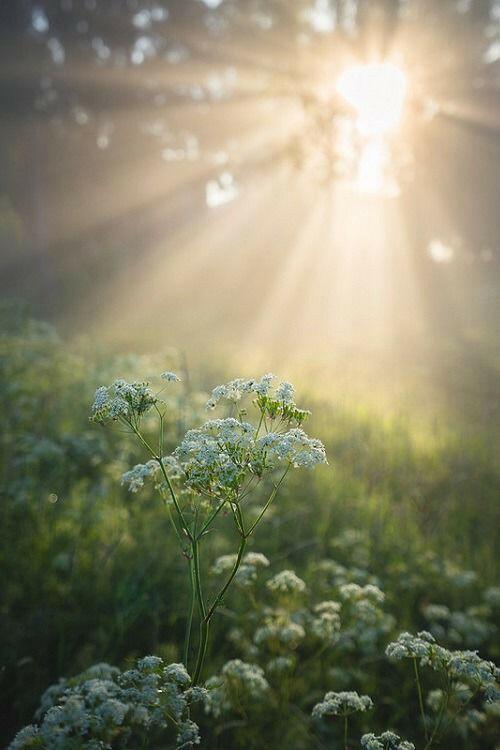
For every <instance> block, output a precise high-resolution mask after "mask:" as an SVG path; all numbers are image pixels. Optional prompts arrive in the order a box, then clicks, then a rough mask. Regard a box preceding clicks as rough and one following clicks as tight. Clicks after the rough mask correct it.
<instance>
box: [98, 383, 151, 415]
mask: <svg viewBox="0 0 500 750" xmlns="http://www.w3.org/2000/svg"><path fill="white" fill-rule="evenodd" d="M157 402H158V398H157V397H156V396H155V395H154V394H153V392H152V391H151V389H150V388H149V383H140V382H134V383H127V381H126V380H123V379H121V378H120V379H118V380H115V381H114V383H112V385H110V386H105V385H103V386H101V387H100V388H98V389H97V390H96V392H95V395H94V403H93V404H92V411H91V416H90V419H91V421H92V422H99V423H101V424H104V423H105V422H116V420H118V419H131V418H133V417H136V418H140V417H142V416H143V415H144V414H145V413H146V412H147V411H149V409H150V408H151V407H152V406H153V405H154V404H156V403H157Z"/></svg>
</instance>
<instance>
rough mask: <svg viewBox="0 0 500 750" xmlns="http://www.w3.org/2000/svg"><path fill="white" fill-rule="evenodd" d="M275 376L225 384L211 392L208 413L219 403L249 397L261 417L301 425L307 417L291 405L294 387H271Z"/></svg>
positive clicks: (287, 384) (268, 375)
mask: <svg viewBox="0 0 500 750" xmlns="http://www.w3.org/2000/svg"><path fill="white" fill-rule="evenodd" d="M275 380H276V376H275V375H273V374H272V373H267V374H266V375H263V376H262V377H261V378H260V379H257V378H248V379H245V378H236V379H235V380H230V381H229V382H228V383H223V384H222V385H218V386H217V387H216V388H214V389H213V391H212V395H211V396H210V399H209V400H208V402H207V408H208V409H215V407H216V406H217V404H218V403H219V401H221V400H222V399H224V400H227V401H230V402H232V403H237V402H238V401H240V400H241V399H242V398H243V397H244V396H247V395H253V396H254V397H255V403H256V404H257V406H258V407H259V409H260V411H261V412H262V414H265V415H266V416H267V417H269V419H271V420H275V419H280V420H282V421H285V422H292V421H293V422H295V423H296V424H297V425H301V424H302V422H303V421H304V420H305V419H306V418H307V417H308V416H309V414H310V412H309V411H307V410H306V409H299V408H298V407H297V405H296V403H295V401H294V392H295V391H294V387H293V385H292V384H291V383H288V382H286V381H283V382H282V383H280V384H279V385H277V386H274V385H273V382H274V381H275Z"/></svg>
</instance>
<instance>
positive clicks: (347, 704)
mask: <svg viewBox="0 0 500 750" xmlns="http://www.w3.org/2000/svg"><path fill="white" fill-rule="evenodd" d="M370 708H373V701H372V699H371V698H370V697H369V696H368V695H359V694H358V693H357V692H355V691H347V692H341V693H334V692H329V693H326V695H325V697H324V698H323V700H322V701H321V702H320V703H317V704H316V705H315V706H314V708H313V710H312V715H313V717H314V718H315V719H323V718H324V717H325V716H350V715H351V714H354V713H357V712H358V711H366V710H368V709H370Z"/></svg>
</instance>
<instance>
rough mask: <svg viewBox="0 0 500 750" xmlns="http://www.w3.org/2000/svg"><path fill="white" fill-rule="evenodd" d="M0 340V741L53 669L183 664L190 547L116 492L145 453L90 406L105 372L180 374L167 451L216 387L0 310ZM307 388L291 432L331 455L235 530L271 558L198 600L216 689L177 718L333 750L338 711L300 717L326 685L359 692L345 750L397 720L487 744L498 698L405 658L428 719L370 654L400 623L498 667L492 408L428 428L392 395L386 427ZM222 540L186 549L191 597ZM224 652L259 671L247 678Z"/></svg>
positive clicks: (163, 360)
mask: <svg viewBox="0 0 500 750" xmlns="http://www.w3.org/2000/svg"><path fill="white" fill-rule="evenodd" d="M0 347H1V373H2V374H1V384H2V392H1V413H2V422H3V429H2V448H1V484H0V487H1V493H2V502H1V515H2V518H1V524H0V534H1V553H0V555H1V571H2V581H3V585H2V605H1V606H2V617H1V625H0V661H1V664H2V665H3V666H2V672H1V677H0V679H1V682H0V689H1V702H2V706H3V711H2V713H3V716H4V720H3V722H2V728H1V732H2V737H1V741H2V742H3V743H5V742H8V741H10V740H12V737H13V736H14V734H15V733H16V731H18V730H19V729H20V728H21V727H22V726H23V725H25V724H28V723H30V722H31V721H32V718H33V714H34V712H35V710H36V709H37V707H38V705H39V703H40V696H41V694H42V693H43V691H45V690H46V689H47V688H48V687H49V686H50V685H51V684H54V683H56V682H57V680H58V679H59V678H60V677H61V676H64V677H67V678H71V677H73V676H75V675H77V674H78V673H82V672H84V671H85V670H87V669H88V668H89V667H91V665H93V664H95V663H102V662H107V663H109V664H111V665H114V666H118V667H120V668H121V669H125V668H129V667H130V666H131V665H132V664H133V663H134V661H135V660H136V659H137V658H141V657H144V656H146V655H149V654H155V655H158V656H160V657H162V658H163V659H164V661H165V662H166V663H171V662H174V663H175V662H181V661H182V660H183V653H182V650H183V642H184V637H185V627H186V611H187V610H188V603H189V602H188V600H189V591H188V589H189V587H188V577H187V565H186V559H185V557H184V556H183V555H182V554H181V552H180V550H179V546H178V543H177V540H176V538H175V535H174V533H173V530H172V528H171V526H170V521H169V517H168V513H167V512H166V508H165V506H164V504H163V503H162V501H161V498H160V496H159V495H158V493H157V492H155V490H154V487H153V484H149V485H147V484H146V486H145V487H144V488H143V490H142V491H141V492H138V493H131V492H129V491H128V490H127V488H126V487H124V486H122V485H121V483H120V478H121V475H122V474H123V473H124V472H125V471H127V470H128V469H129V468H130V467H131V466H132V465H134V464H136V463H138V462H141V463H142V462H144V461H145V460H146V459H145V453H144V449H141V448H140V447H139V446H138V445H137V444H136V442H134V441H133V440H132V439H131V437H130V436H129V435H127V434H125V432H124V430H123V429H121V428H120V427H117V426H116V425H115V426H114V427H113V426H111V427H110V428H106V427H101V426H100V425H98V424H93V423H90V422H89V414H90V404H91V403H92V400H93V394H94V391H95V389H96V387H97V386H100V385H102V384H106V383H109V382H111V381H113V380H114V379H115V378H117V377H124V378H126V379H128V380H134V379H137V378H138V379H139V380H143V379H145V378H149V377H152V376H153V375H155V374H158V373H159V372H162V371H163V370H165V369H171V370H176V371H178V372H179V374H180V375H181V377H182V382H181V383H176V384H172V385H173V386H175V387H172V389H170V384H167V385H169V390H168V394H169V396H168V398H167V402H168V403H167V417H166V430H165V445H164V452H165V454H167V453H170V452H171V451H172V450H173V449H174V448H175V446H176V445H178V444H179V442H180V441H181V440H182V437H183V435H184V433H185V432H186V430H187V429H190V428H192V427H194V426H198V425H200V424H201V423H202V422H204V421H205V420H206V419H207V416H206V411H205V407H204V404H205V401H206V399H207V394H209V392H210V390H211V388H212V387H213V386H214V385H215V384H216V383H217V382H223V380H224V379H226V380H227V379H228V378H227V377H224V375H222V378H221V380H220V381H218V380H214V379H213V378H214V374H213V373H214V369H216V368H213V367H211V368H207V370H206V372H204V371H203V368H202V367H197V368H196V371H193V372H191V373H188V372H184V371H183V370H182V367H180V366H179V357H178V355H176V353H175V352H172V351H169V352H168V353H166V354H165V355H163V354H157V355H154V356H147V355H140V356H137V357H133V356H122V355H116V356H113V357H111V356H109V355H104V354H99V353H98V352H97V353H96V351H95V350H92V349H91V347H90V346H89V343H88V342H82V341H80V342H79V343H78V342H74V343H70V342H67V341H65V340H63V339H61V338H60V337H59V336H58V335H57V333H56V331H55V330H54V329H53V328H52V327H51V326H49V325H47V324H45V323H42V322H40V321H35V320H33V319H31V318H30V317H29V316H27V315H26V314H25V313H24V312H23V311H22V310H21V309H20V308H18V307H15V306H14V307H12V306H11V307H7V308H6V309H5V310H4V313H3V332H2V335H1V338H0ZM176 359H177V361H176ZM237 374H238V373H226V374H225V375H228V376H229V377H233V376H234V375H237ZM280 374H282V375H285V373H280ZM218 375H221V373H218ZM306 385H307V381H306V379H305V378H304V387H303V388H301V389H300V393H299V396H300V398H298V399H297V400H298V402H299V404H303V405H305V406H306V407H307V408H308V409H310V410H311V411H312V413H313V414H312V417H311V418H310V419H309V420H308V421H307V423H306V429H307V431H308V433H309V434H311V435H314V436H318V437H319V438H320V439H321V440H322V441H323V442H324V444H325V447H326V452H327V457H328V464H327V465H322V466H318V467H317V468H316V469H315V470H314V471H313V470H310V469H303V470H300V471H294V472H292V473H291V475H290V477H289V478H287V481H286V482H285V483H284V485H283V487H282V489H281V490H280V492H279V495H278V497H277V499H276V501H275V502H274V503H273V504H272V505H271V506H270V508H269V510H268V512H267V514H266V516H265V518H263V521H262V524H261V525H259V528H258V530H257V531H256V532H255V534H254V535H252V537H251V538H250V540H249V545H248V549H249V550H250V551H251V552H259V553H262V554H263V555H265V557H266V558H267V560H268V561H269V563H270V564H269V566H267V565H266V564H261V565H260V566H259V564H258V563H256V564H255V566H254V567H252V566H251V565H250V566H248V565H247V568H246V573H247V576H246V577H245V575H240V577H238V576H237V578H236V580H235V582H234V583H233V586H232V588H230V589H229V590H228V593H227V594H226V596H225V597H224V600H223V602H222V603H221V606H220V607H219V609H218V610H217V611H216V613H215V616H214V618H213V623H212V630H211V638H210V642H209V649H208V655H207V659H206V661H205V665H204V668H203V674H202V680H203V681H206V679H207V678H211V681H209V684H211V685H212V689H211V690H210V691H209V693H208V696H209V697H208V698H206V706H205V707H204V706H203V705H199V704H194V705H193V706H192V708H191V709H189V710H190V716H191V719H192V720H194V721H195V722H196V723H197V724H198V725H199V727H200V733H201V736H202V742H201V746H202V747H204V748H218V749H219V750H229V748H245V749H246V750H252V749H253V748H255V749H257V748H263V747H266V748H268V747H269V748H274V747H290V748H294V749H295V748H296V749H297V750H300V749H301V748H320V749H322V748H337V747H338V748H343V747H344V744H343V743H344V729H345V726H344V721H343V719H342V718H339V717H327V718H323V719H317V718H316V719H314V718H312V717H311V710H312V708H313V706H315V705H316V704H318V703H319V702H320V701H321V700H322V699H323V696H324V694H325V693H326V692H328V691H335V692H339V691H357V692H358V693H359V694H360V695H368V696H370V698H371V699H372V701H373V704H374V705H373V708H371V709H370V710H367V711H363V712H361V713H355V714H353V715H352V717H351V718H350V719H349V722H348V747H350V748H354V747H359V746H360V745H359V739H360V737H361V735H362V734H366V733H370V732H373V733H374V734H375V735H380V734H381V733H382V732H384V731H386V730H394V731H395V732H397V734H398V735H400V736H401V737H402V738H404V739H405V740H407V741H411V742H413V743H414V744H415V746H416V747H417V748H419V749H420V750H423V748H424V747H428V746H429V745H428V742H427V740H426V736H427V737H428V738H429V739H431V738H432V733H433V731H434V728H435V727H436V725H437V724H438V723H439V724H440V727H439V730H438V732H437V733H436V737H435V740H436V741H439V747H440V748H443V750H448V749H449V750H451V749H452V748H453V749H455V748H464V749H465V748H467V749H468V750H469V749H470V750H476V749H477V750H479V749H481V750H487V748H495V747H496V744H495V742H496V740H497V734H496V729H497V725H496V724H495V720H496V717H497V715H498V705H499V704H498V703H495V702H486V701H485V695H484V694H483V692H482V689H479V687H477V686H476V687H477V689H476V687H475V683H474V681H472V683H471V681H470V679H468V678H464V679H458V678H455V679H453V680H451V678H450V676H449V675H445V676H443V675H444V673H442V672H440V671H439V670H438V669H431V668H426V667H425V666H424V667H422V668H421V670H420V679H421V687H422V701H423V712H424V714H425V717H426V718H425V725H424V722H423V720H422V718H421V710H420V707H419V698H418V690H417V689H416V683H415V672H414V665H413V664H412V663H411V662H412V661H414V660H412V659H408V660H402V661H397V660H394V659H389V658H387V657H386V656H385V649H386V646H387V645H388V644H389V643H390V642H392V641H395V640H396V639H397V637H398V635H399V634H400V633H401V632H403V631H408V632H410V633H412V634H416V633H417V632H418V631H422V630H425V631H430V632H431V633H432V634H433V635H434V636H435V638H436V640H437V642H438V643H439V644H440V645H441V646H443V647H446V648H447V649H449V650H451V651H457V650H461V651H463V650H476V649H477V650H478V651H479V654H480V656H481V657H482V658H484V659H495V658H497V659H498V656H499V653H498V638H497V635H498V632H497V629H496V627H495V616H498V606H499V599H500V596H499V594H500V592H499V589H498V587H496V588H495V583H496V581H497V580H498V579H496V578H495V575H496V569H495V557H496V554H495V553H496V549H497V545H498V539H497V535H498V489H499V481H498V479H499V477H498V463H497V462H496V461H495V444H494V430H493V429H492V426H491V423H490V420H489V419H487V418H485V419H484V420H483V422H480V421H478V419H476V421H475V422H474V423H472V422H471V420H470V419H469V420H467V419H463V418H461V417H460V415H458V414H456V415H452V414H451V412H450V413H449V414H448V415H446V414H445V413H443V414H440V415H439V416H436V415H435V417H434V419H432V418H431V413H432V408H430V409H429V417H428V419H422V417H421V412H420V418H419V419H418V420H417V418H416V416H415V415H414V413H413V412H412V411H411V408H409V409H408V411H407V413H404V412H403V411H402V408H401V406H399V407H398V409H397V410H396V412H395V413H394V414H393V415H391V416H389V417H388V416H387V411H386V417H385V419H384V420H383V419H382V418H381V417H380V414H377V412H376V411H375V410H374V408H373V406H371V405H370V400H369V399H368V398H367V399H366V404H367V405H364V404H363V402H362V400H361V399H360V398H359V395H358V394H355V395H352V396H350V397H346V396H345V392H342V394H339V393H338V392H336V390H335V387H334V386H332V389H331V391H330V392H329V393H326V392H323V393H321V392H320V391H319V389H318V388H314V387H312V386H311V385H310V386H309V388H307V387H306ZM172 394H173V395H172ZM341 396H342V398H341ZM471 398H472V397H471V396H469V399H471ZM468 409H470V410H471V413H472V412H473V413H475V414H476V415H477V414H480V413H481V409H480V405H478V404H477V403H475V404H474V403H466V402H464V414H466V413H468V412H467V410H468ZM221 411H222V412H223V411H224V410H223V409H221ZM219 416H223V414H220V415H219ZM148 429H149V428H148V426H147V425H146V428H145V430H146V434H149V433H148ZM265 489H266V486H265V482H264V489H261V490H259V492H260V493H261V495H262V493H263V492H264V491H265ZM259 492H257V497H256V501H254V502H256V503H257V505H258V504H259V503H262V502H263V500H262V497H261V496H260V495H259ZM251 512H253V511H251V506H249V513H251ZM236 545H237V540H235V538H234V524H233V519H232V518H231V517H230V514H227V513H226V514H224V513H221V514H220V516H219V517H218V519H217V522H216V523H215V524H214V527H213V530H211V531H210V533H209V534H208V535H207V537H206V539H205V540H204V545H203V553H202V554H203V557H202V567H203V569H204V570H205V571H206V577H205V587H206V588H205V593H206V596H207V599H209V598H210V597H211V596H213V594H214V592H215V591H216V589H217V587H218V583H219V581H220V576H218V575H217V573H216V572H215V571H214V570H213V566H214V563H215V561H216V560H217V559H218V558H220V556H221V555H225V554H230V553H234V552H235V550H236ZM218 565H219V567H221V565H222V568H224V564H223V563H221V562H220V561H219V563H218ZM216 568H217V566H216ZM283 570H287V571H290V570H293V571H295V573H296V575H297V576H298V577H299V582H298V583H297V581H296V580H295V578H294V577H291V576H290V574H285V579H284V583H283V585H282V586H280V584H279V583H278V584H276V585H274V586H273V584H271V586H268V585H267V582H268V581H269V580H271V579H274V577H275V576H276V575H277V574H279V573H280V572H281V571H283ZM287 576H288V579H290V580H288V579H287ZM277 580H278V582H279V581H280V580H282V582H283V577H282V579H280V578H279V576H278V579H277ZM350 584H355V585H354V586H352V585H350ZM366 586H368V588H365V587H366ZM373 587H376V588H373ZM381 592H383V593H381ZM325 601H326V602H330V604H329V605H323V606H320V607H319V608H318V604H320V603H321V602H325ZM331 602H334V603H336V604H334V605H332V604H331ZM325 612H326V613H327V614H326V616H325ZM195 620H196V615H195ZM196 632H197V631H196V629H195V630H194V631H193V639H194V644H196V639H197V635H196ZM235 659H241V660H242V661H243V662H245V663H248V664H251V665H254V666H253V667H251V668H249V669H250V673H247V672H244V671H242V669H244V668H243V667H242V666H241V664H239V663H236V666H235V663H234V662H233V661H232V660H235ZM228 662H229V664H230V666H229V667H226V668H225V667H224V665H225V664H227V663H228ZM231 665H232V666H231ZM188 666H189V668H190V671H192V666H191V664H189V665H188ZM224 669H226V671H225V672H224ZM221 670H222V671H221ZM231 670H233V671H231ZM251 670H253V672H252V671H251ZM260 670H262V671H260ZM214 675H218V677H214ZM87 676H88V675H87ZM450 680H451V682H450ZM464 682H465V683H466V684H462V683H464ZM72 684H73V683H72ZM214 686H215V687H214ZM75 689H76V688H75ZM438 690H443V691H444V692H443V693H438V692H436V691H438ZM448 692H449V695H448ZM443 696H448V697H447V698H446V705H445V700H444V698H443ZM440 714H442V716H441V717H440ZM120 731H121V730H119V729H117V734H116V742H117V744H116V747H122V746H123V747H128V748H135V747H137V748H138V747H151V748H166V747H171V746H172V742H173V737H174V734H172V729H170V730H167V732H166V735H165V734H162V733H161V732H160V733H159V734H155V732H150V733H148V739H147V740H146V739H144V737H143V738H142V739H141V740H140V742H144V744H142V745H141V744H139V740H138V739H137V738H136V739H135V740H134V741H132V740H126V739H124V736H123V737H122V736H121V735H120ZM61 736H62V735H61ZM138 736H139V735H138ZM120 737H121V739H120ZM134 737H135V735H134ZM141 737H142V735H141ZM263 738H265V741H263ZM81 741H83V740H81ZM59 742H62V744H50V745H49V744H48V745H47V747H51V748H52V747H54V748H56V747H58V748H59V747H61V748H77V747H78V748H79V747H91V745H87V744H84V745H81V744H79V742H80V740H79V739H78V732H77V733H76V734H75V735H71V736H70V735H67V736H66V735H65V736H64V737H63V739H60V740H59ZM120 742H121V743H122V744H120ZM123 743H124V744H123ZM148 743H149V744H148ZM432 744H435V743H434V741H433V742H432V743H431V745H430V746H432ZM14 746H15V745H14ZM19 746H20V747H21V746H22V747H25V746H26V747H28V746H29V747H31V745H24V744H22V743H21V744H20V745H19ZM35 746H37V745H36V744H34V745H33V747H35ZM101 746H102V747H105V745H95V747H101ZM114 746H115V745H113V747H114ZM436 746H437V745H436ZM43 747H45V745H43ZM92 747H94V746H93V745H92ZM367 747H368V745H367ZM373 747H376V745H373ZM381 747H384V748H385V747H393V745H390V744H388V745H381ZM394 747H396V745H394ZM401 747H403V745H402V746H401Z"/></svg>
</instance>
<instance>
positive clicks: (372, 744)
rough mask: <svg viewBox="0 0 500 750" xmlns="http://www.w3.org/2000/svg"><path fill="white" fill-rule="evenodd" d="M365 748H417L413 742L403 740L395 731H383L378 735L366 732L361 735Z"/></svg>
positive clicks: (403, 749) (411, 749) (371, 749)
mask: <svg viewBox="0 0 500 750" xmlns="http://www.w3.org/2000/svg"><path fill="white" fill-rule="evenodd" d="M361 747H362V748H363V750H415V745H414V744H413V742H407V741H406V740H402V739H401V737H399V736H398V735H397V734H395V733H394V732H383V733H382V734H379V735H378V736H375V735H374V734H364V735H363V736H362V737H361Z"/></svg>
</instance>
